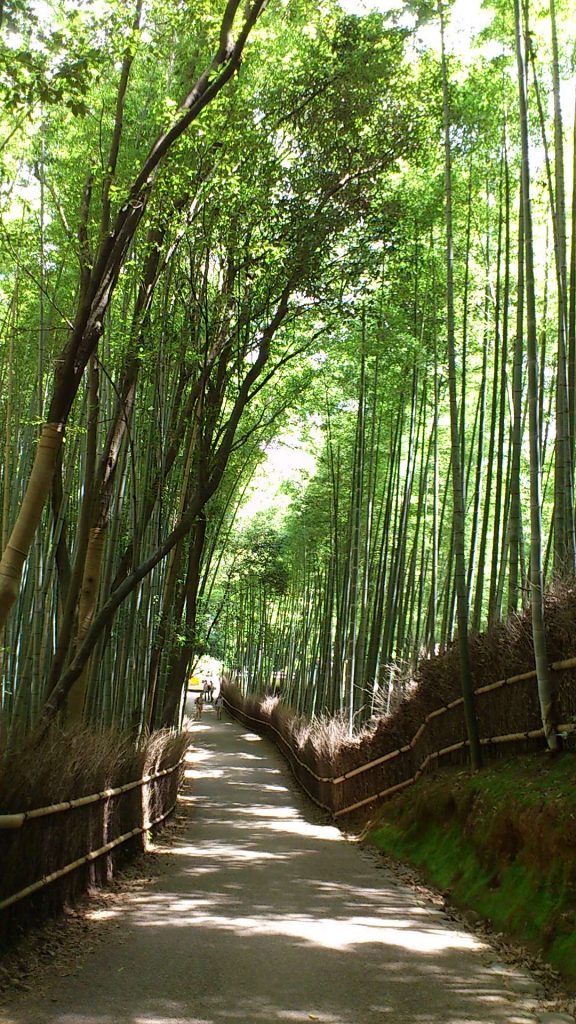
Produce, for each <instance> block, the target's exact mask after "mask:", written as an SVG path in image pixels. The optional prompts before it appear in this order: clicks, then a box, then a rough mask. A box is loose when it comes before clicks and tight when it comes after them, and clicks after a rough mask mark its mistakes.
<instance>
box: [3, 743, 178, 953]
mask: <svg viewBox="0 0 576 1024" xmlns="http://www.w3.org/2000/svg"><path fill="white" fill-rule="evenodd" d="M86 740H87V744H88V749H86V748H85V749H84V751H83V756H82V759H81V761H80V762H78V774H79V778H74V773H73V768H74V753H73V751H74V747H76V750H77V752H78V748H79V747H80V746H81V743H79V742H78V740H77V741H76V743H75V744H74V743H73V744H72V756H71V760H70V759H69V760H68V763H66V761H65V763H64V764H63V765H62V772H63V778H62V780H61V785H60V793H58V789H57V787H55V785H54V776H53V773H52V772H51V771H50V770H48V773H47V774H48V778H49V779H50V785H49V787H47V786H46V779H45V777H43V776H42V773H41V769H40V766H39V767H38V770H37V771H36V773H35V774H34V773H33V775H32V777H31V778H30V779H29V783H30V785H29V792H28V794H27V795H26V799H25V800H24V797H23V794H22V788H21V786H22V785H23V784H24V777H25V776H26V774H27V773H26V771H23V772H22V771H21V772H20V774H19V777H18V780H17V782H18V781H20V786H18V784H16V786H15V792H14V793H13V794H11V796H10V798H9V799H8V798H6V796H5V794H0V812H5V813H0V942H6V941H7V940H8V939H10V938H11V937H12V936H13V934H14V933H15V931H17V930H21V929H22V928H23V927H25V926H26V925H27V924H28V923H29V922H35V921H37V920H39V919H41V918H43V917H45V916H48V915H49V914H53V913H57V912H58V911H59V910H60V909H61V908H62V907H63V906H64V905H65V903H67V902H69V901H72V900H73V899H74V898H75V897H76V896H78V895H79V894H80V893H82V892H84V891H86V889H87V888H89V887H90V886H91V885H93V884H98V883H100V882H103V881H107V880H109V879H110V877H111V876H112V873H113V865H114V858H115V857H117V856H118V855H119V854H120V853H122V855H123V856H125V855H134V854H136V853H139V852H141V851H142V850H143V849H144V846H145V835H146V832H147V831H148V830H149V829H151V828H152V827H153V826H155V825H157V824H159V823H160V822H162V821H163V820H164V819H165V818H167V817H168V816H169V814H170V813H171V812H172V811H173V809H174V807H175V804H176V799H177V795H178V790H179V788H180V784H181V781H182V773H183V759H184V754H185V750H186V748H187V746H188V737H187V736H185V735H180V736H176V735H174V734H164V735H162V734H157V735H156V737H154V736H153V737H152V738H151V740H150V741H149V742H148V745H147V747H146V748H145V749H144V750H140V751H134V750H129V748H128V747H123V745H122V743H121V742H120V743H119V746H118V749H117V750H116V751H115V752H112V750H111V746H109V745H108V744H107V743H106V742H104V743H103V746H102V742H98V741H96V745H97V756H96V757H95V765H94V767H93V770H92V771H91V770H90V763H89V755H90V751H91V749H92V744H93V743H94V739H93V738H91V739H88V737H86ZM109 742H110V744H112V743H114V737H111V739H110V741H109ZM59 747H60V744H59V743H56V744H52V747H51V748H50V749H49V750H48V752H47V759H48V761H49V762H50V759H51V758H52V761H53V764H54V763H55V760H56V751H57V750H58V749H59ZM106 752H108V753H113V754H114V753H115V755H116V756H115V757H114V756H111V757H110V758H109V764H108V769H107V772H106V774H105V775H104V780H105V781H107V780H109V779H110V777H112V779H113V781H114V782H115V783H116V784H114V785H103V786H102V785H100V786H99V788H98V789H96V788H95V786H94V782H97V783H98V782H101V780H102V778H103V776H102V774H101V769H102V767H103V766H104V763H105V760H106ZM61 753H62V751H61ZM40 760H41V758H40ZM33 767H34V766H32V768H33ZM52 767H53V765H52ZM90 774H91V776H92V787H90V786H89V785H88V783H87V782H84V778H85V777H86V776H88V775H90ZM7 775H8V773H5V774H4V779H3V781H4V783H5V784H6V781H7ZM135 775H136V776H137V777H136V778H134V776H135ZM130 776H131V778H130ZM126 778H128V779H129V780H130V781H125V779H126ZM87 789H88V790H89V792H88V793H87V792H86V790H87ZM42 792H44V794H45V793H47V792H52V793H57V795H58V797H59V798H57V799H56V800H53V801H52V802H50V803H46V804H44V805H42V806H40V805H38V803H34V796H35V794H42ZM78 794H80V795H78ZM37 799H38V798H37V797H36V800H37ZM19 801H22V803H21V804H20V805H19ZM20 808H22V809H20Z"/></svg>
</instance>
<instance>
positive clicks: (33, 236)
mask: <svg viewBox="0 0 576 1024" xmlns="http://www.w3.org/2000/svg"><path fill="white" fill-rule="evenodd" d="M405 8H406V9H405V10H404V11H403V12H402V13H401V14H400V15H399V14H398V13H397V15H396V16H392V15H386V14H383V13H378V12H373V13H369V14H357V13H346V11H344V10H343V8H342V7H340V6H339V4H338V3H337V2H336V0H334V2H332V0H330V2H328V0H327V2H326V3H322V4H320V5H318V4H316V3H315V4H312V3H308V0H298V2H296V0H286V2H281V0H278V2H274V0H271V2H270V3H268V4H267V3H266V2H265V0H253V2H251V3H249V4H247V5H241V4H240V3H239V0H228V3H226V4H221V5H220V4H214V3H212V2H208V0H191V2H188V0H186V2H185V0H181V2H176V3H171V4H167V3H165V2H164V0H150V2H149V3H144V2H143V0H134V2H131V3H129V4H124V3H123V4H119V3H117V2H115V0H98V2H96V0H94V2H93V3H89V4H86V5H84V6H83V7H79V6H78V5H75V4H72V3H70V2H69V0H50V2H49V3H46V4H44V5H37V4H34V3H31V4H28V3H22V2H13V3H10V2H7V3H5V4H4V5H3V7H2V14H1V15H0V18H1V22H0V32H1V34H2V41H1V51H0V88H1V90H2V92H3V100H4V102H3V105H2V114H1V115H0V122H1V130H2V145H1V148H0V163H1V172H2V184H1V189H0V227H1V231H0V261H1V276H0V294H1V296H2V306H3V313H2V319H1V323H0V332H1V334H0V346H1V348H0V356H1V364H0V377H1V380H2V397H1V406H0V408H1V417H2V423H1V429H2V442H1V443H2V448H3V458H2V476H1V495H2V506H1V508H2V549H3V555H2V560H1V562H0V624H1V627H2V631H3V632H2V644H1V650H0V661H1V664H0V671H1V690H0V702H1V703H0V708H1V719H0V722H1V728H0V738H1V741H2V746H3V748H4V749H6V750H8V749H14V748H15V747H17V745H18V744H19V743H20V742H21V741H22V739H23V738H24V737H25V736H27V735H29V734H33V735H35V736H36V735H39V734H41V733H42V731H43V730H45V729H46V728H47V727H48V726H49V725H50V723H52V722H53V721H54V720H55V719H57V720H58V721H61V722H63V723H64V724H65V726H66V727H73V726H74V724H75V723H77V722H79V721H80V720H82V719H84V720H85V721H87V722H88V723H90V724H91V725H92V726H93V727H94V728H95V729H105V728H108V727H110V726H114V727H117V728H119V729H121V730H123V731H127V732H130V733H132V734H133V735H134V736H136V737H139V736H142V735H143V734H147V733H148V732H149V731H150V730H152V729H154V728H156V727H158V726H164V725H168V726H172V725H177V724H178V722H179V721H180V718H181V714H182V699H183V695H184V694H185V691H186V684H187V679H188V677H189V675H190V672H191V671H192V669H193V666H194V664H195V662H196V660H197V658H198V657H199V656H200V655H201V654H203V653H210V654H213V655H215V656H216V657H218V658H220V659H221V660H222V661H223V662H224V665H225V666H226V671H227V672H228V675H229V677H230V678H232V679H236V680H238V681H240V682H241V684H242V686H243V688H244V689H248V690H256V689H263V688H264V689H265V688H268V687H271V686H272V687H274V688H279V689H280V690H281V692H282V693H283V695H284V696H285V697H286V699H287V700H288V701H289V703H291V704H292V705H293V706H294V707H295V708H296V709H297V710H298V711H300V712H303V713H305V714H307V715H311V716H313V715H317V714H320V713H322V712H325V711H327V712H329V713H330V714H341V715H343V716H344V717H345V719H346V721H347V723H348V725H349V727H350V729H352V728H353V727H354V725H355V724H358V723H361V722H363V721H364V720H365V719H366V718H368V717H369V716H370V715H371V714H373V713H374V712H376V711H378V712H385V711H386V710H387V709H389V708H390V706H391V703H392V702H393V701H394V700H395V699H396V696H397V694H398V692H399V691H400V689H401V685H402V679H403V678H404V675H405V668H406V666H409V665H411V666H414V665H415V663H416V661H417V660H418V658H420V657H422V656H425V655H426V654H429V653H433V652H435V651H437V650H439V649H442V648H444V647H445V646H446V645H447V644H449V643H450V642H452V640H453V639H454V637H456V636H457V637H458V639H459V642H460V647H461V666H462V683H463V687H464V692H465V693H466V692H467V688H468V692H470V681H469V678H468V676H469V670H470V666H468V667H467V662H466V638H467V635H468V631H469V630H474V631H478V630H480V629H482V628H484V627H485V626H486V625H489V624H491V623H493V622H495V621H496V620H498V619H499V618H502V617H505V616H507V615H509V614H512V613H514V612H515V611H517V610H518V609H519V608H521V607H524V606H527V605H528V604H530V605H531V607H532V614H533V631H534V647H535V659H536V665H537V667H538V670H539V680H538V683H539V693H540V697H541V706H542V715H543V721H544V724H545V728H546V729H547V735H548V741H549V743H550V745H553V743H554V723H553V720H552V717H551V711H550V697H549V690H548V689H547V686H548V685H549V684H548V683H547V678H546V665H547V661H546V651H545V639H544V635H545V634H544V627H545V623H544V622H543V612H542V590H543V586H544V582H545V581H547V582H548V581H551V580H552V579H553V578H555V577H556V578H560V577H566V576H570V575H572V574H573V573H574V571H575V559H576V553H575V549H576V543H575V534H576V530H575V520H574V516H575V512H574V488H573V478H574V464H575V458H576V369H575V367H576V315H575V296H576V244H575V241H574V233H573V225H574V223H575V220H576V217H575V215H574V210H575V208H576V194H575V195H574V196H573V195H572V193H571V192H570V189H571V188H572V182H573V181H574V178H575V175H574V174H573V166H572V154H573V149H574V146H573V142H574V138H573V131H572V130H571V127H570V128H569V127H567V104H568V102H570V103H571V104H573V103H574V79H573V67H572V60H573V47H574V38H573V35H571V32H572V28H573V26H572V21H573V15H574V9H573V4H572V0H565V2H563V3H562V4H560V3H558V2H557V3H556V4H555V3H554V0H550V2H549V3H548V2H546V3H544V4H542V5H536V4H535V3H531V4H528V3H527V2H524V3H519V2H518V0H517V3H516V7H515V8H514V9H512V8H511V7H510V4H508V3H501V4H500V3H494V5H490V12H491V14H492V15H493V17H492V20H491V22H490V25H489V27H488V28H487V29H486V30H485V40H484V49H482V50H477V51H474V52H473V53H472V52H471V53H470V54H465V55H464V54H459V53H458V50H457V45H456V43H455V41H454V40H455V37H453V36H452V35H451V16H452V14H451V9H450V5H449V4H446V5H445V4H443V3H440V4H439V5H437V6H435V5H433V4H430V5H427V4H424V3H421V4H406V5H405ZM287 430H290V431H292V433H293V434H294V433H296V434H298V435H299V436H300V437H301V439H305V440H302V441H301V443H302V444H305V445H307V447H308V449H309V450H310V451H311V452H314V456H315V469H314V471H313V472H311V474H310V478H309V479H308V481H307V483H306V486H305V487H304V486H300V487H295V486H293V487H292V492H293V493H292V492H291V491H290V484H289V483H286V482H284V484H283V490H284V493H285V495H286V494H287V493H288V492H290V493H289V494H288V496H289V498H290V500H289V501H288V502H284V505H283V507H284V508H285V511H284V512H283V513H282V514H280V513H276V512H275V509H274V507H273V499H271V504H270V503H269V505H268V507H267V508H266V510H265V511H263V512H260V513H259V514H258V515H257V516H256V517H255V518H254V519H253V520H252V521H251V522H250V521H249V520H248V519H247V517H246V515H245V514H243V509H244V508H245V506H246V501H247V498H248V496H249V495H250V493H251V490H252V491H253V489H254V486H255V485H254V481H257V480H258V479H259V477H258V474H259V472H260V474H261V469H259V467H261V465H262V463H263V460H264V459H265V456H266V452H267V451H268V450H270V447H271V446H273V445H274V443H275V439H276V438H277V437H279V436H280V437H281V436H282V433H283V432H286V431H287ZM260 479H261V477H260ZM267 493H269V491H267ZM575 653H576V652H575ZM473 719H474V708H473V702H470V707H469V723H468V725H469V733H472V734H473V726H474V722H473ZM471 748H472V749H473V744H472V743H471Z"/></svg>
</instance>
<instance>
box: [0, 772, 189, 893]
mask: <svg viewBox="0 0 576 1024" xmlns="http://www.w3.org/2000/svg"><path fill="white" fill-rule="evenodd" d="M185 756H186V755H185V754H184V755H183V756H182V757H181V758H180V760H179V761H177V762H176V764H174V765H172V767H171V768H164V769H163V770H162V771H159V772H155V773H154V775H144V776H143V777H142V778H141V779H137V780H136V781H135V782H128V783H126V785H124V786H116V787H115V788H114V789H103V790H102V791H101V792H99V793H92V794H90V796H82V797H78V798H77V799H75V800H66V801H64V802H63V803H59V804H51V805H50V806H49V807H38V808H35V809H33V810H31V811H22V812H20V813H17V814H1V815H0V829H16V828H21V827H22V825H23V824H24V822H25V821H30V820H31V819H33V818H43V817H47V816H48V815H52V814H60V813H62V812H63V811H71V810H74V808H77V807H86V806H87V805H88V804H94V803H98V802H99V801H104V800H108V799H110V798H113V797H116V796H120V795H121V794H122V793H129V792H130V791H131V790H133V789H137V788H138V787H143V786H145V785H147V784H148V783H150V782H155V781H156V780H157V779H161V778H164V777H166V776H167V775H172V774H173V773H174V772H175V771H177V770H178V769H179V768H180V767H181V765H182V763H183V761H184V758H185ZM176 802H177V801H176V800H175V801H174V803H173V804H172V805H171V806H170V807H169V808H168V810H167V811H164V812H163V813H162V814H160V815H159V816H158V817H156V818H155V819H154V820H153V821H145V822H144V824H143V825H137V826H136V827H135V828H133V829H131V830H130V831H129V832H125V833H124V834H123V835H121V836H117V838H116V839H112V840H111V841H110V842H109V843H106V844H105V845H104V846H101V847H99V849H97V850H90V852H89V853H87V854H85V855H84V856H83V857H78V858H77V859H76V860H74V861H72V862H71V863H69V864H65V865H64V866H63V867H61V868H58V870H57V871H52V872H50V874H48V875H44V877H43V878H40V879H38V881H36V882H32V883H31V884H30V885H27V886H26V888H25V889H21V890H20V891H19V892H16V893H14V894H13V895H12V896H7V897H6V899H3V900H0V910H6V909H7V908H8V907H11V906H13V904H14V903H18V902H19V901H20V900H23V899H25V898H26V897H27V896H32V895H33V894H34V893H36V892H39V890H40V889H44V888H45V887H46V886H47V885H49V884H50V883H51V882H55V881H57V879H59V878H63V877H64V876H65V875H68V874H70V873H71V872H72V871H75V870H76V869H77V868H80V867H82V866H83V865H84V864H89V863H91V862H92V861H94V860H97V859H98V857H103V856H104V855H105V854H106V853H110V851H111V850H113V849H114V848H115V847H117V846H121V845H122V844H123V843H127V842H129V840H130V839H134V838H135V837H136V836H138V835H142V833H144V832H147V831H148V829H150V828H154V826H155V825H159V824H160V822H162V821H164V820H165V819H166V818H167V817H168V816H169V815H170V814H172V811H173V810H174V808H175V807H176Z"/></svg>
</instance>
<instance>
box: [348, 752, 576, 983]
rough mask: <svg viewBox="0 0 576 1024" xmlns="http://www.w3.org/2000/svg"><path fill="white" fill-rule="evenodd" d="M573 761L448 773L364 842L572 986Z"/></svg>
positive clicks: (383, 814)
mask: <svg viewBox="0 0 576 1024" xmlns="http://www.w3.org/2000/svg"><path fill="white" fill-rule="evenodd" d="M574 768H575V758H574V754H572V753H564V754H561V755H559V756H558V757H556V758H553V759H550V758H549V757H548V756H547V755H545V754H537V755H527V756H525V757H519V758H515V759H514V760H511V761H499V762H496V763H495V764H493V765H491V766H489V767H487V768H486V769H485V770H484V771H482V772H479V773H477V774H474V775H470V774H469V773H467V772H464V771H462V770H454V769H445V770H443V771H440V772H438V773H437V774H435V775H434V776H433V777H429V778H424V779H422V780H420V782H418V783H417V784H416V785H415V786H414V787H412V788H411V789H410V790H408V791H407V792H406V793H404V794H402V795H401V796H398V797H396V798H394V799H392V800H390V801H388V802H387V803H385V804H383V805H382V806H381V808H380V809H379V811H378V815H377V817H376V818H373V819H372V821H371V822H370V823H369V825H368V826H367V828H366V837H367V841H368V842H369V843H371V844H373V845H374V846H376V847H377V848H378V849H379V850H381V851H383V852H384V853H385V854H387V855H389V856H391V857H392V858H394V859H397V860H402V861H404V862H408V863H410V864H412V865H414V866H416V867H417V868H418V869H419V870H420V871H421V872H422V874H423V875H424V877H425V879H426V880H427V881H428V882H430V883H431V884H432V885H434V886H436V887H438V888H440V889H442V890H443V891H445V892H447V895H448V898H449V900H450V902H452V903H453V904H454V905H456V906H457V907H460V908H462V909H464V908H465V909H469V910H472V911H474V912H475V913H477V914H478V915H480V917H482V918H483V919H485V920H486V921H488V922H490V924H491V925H492V926H493V927H494V928H496V929H498V930H499V931H501V932H504V933H505V934H507V935H509V936H510V937H512V938H514V939H516V940H519V941H521V942H522V943H524V944H525V945H526V946H527V947H529V948H530V949H532V950H538V951H539V952H541V953H542V955H543V956H544V957H545V959H546V960H547V961H548V962H549V963H550V964H551V965H552V966H553V967H554V968H555V969H556V970H558V971H559V972H560V974H561V975H562V976H563V977H564V978H565V980H566V981H568V982H569V983H570V984H571V985H576V913H575V912H576V791H575V789H574Z"/></svg>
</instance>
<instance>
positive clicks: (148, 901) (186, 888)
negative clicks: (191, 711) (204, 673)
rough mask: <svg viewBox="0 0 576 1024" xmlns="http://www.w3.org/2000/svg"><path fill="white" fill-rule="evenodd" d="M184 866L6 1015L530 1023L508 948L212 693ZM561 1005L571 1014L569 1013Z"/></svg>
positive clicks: (179, 846) (244, 1023) (214, 1021)
mask: <svg viewBox="0 0 576 1024" xmlns="http://www.w3.org/2000/svg"><path fill="white" fill-rule="evenodd" d="M194 728H195V736H194V742H195V744H197V747H196V749H195V750H194V751H193V752H192V760H191V764H190V770H189V772H188V776H189V781H188V783H187V785H186V787H185V790H184V793H183V796H182V801H183V808H184V811H185V819H186V825H185V828H184V829H182V830H180V832H179V834H178V836H177V838H176V839H175V840H174V841H173V845H172V846H171V848H170V851H169V852H170V854H171V856H170V867H169V869H168V870H167V871H164V872H163V873H162V875H161V876H160V877H159V878H156V879H155V880H153V881H152V882H150V883H149V884H148V885H147V886H146V887H145V888H144V890H141V891H139V892H136V893H133V894H131V895H129V896H128V898H127V900H126V903H125V904H124V906H125V913H124V914H123V916H122V920H121V922H120V924H119V926H118V927H116V928H115V929H114V931H113V934H111V936H110V938H109V941H107V942H106V943H102V944H100V945H99V946H97V947H96V948H95V949H94V950H92V951H88V952H87V953H86V954H85V955H84V956H83V957H81V959H80V962H79V966H78V969H77V970H75V972H74V973H73V975H72V976H70V977H67V978H64V979H60V980H55V981H54V982H51V983H50V984H49V986H48V989H47V990H45V991H44V992H42V994H40V993H38V994H37V995H36V996H35V995H34V994H33V993H30V994H29V995H28V996H27V997H26V1001H25V1002H24V1001H23V1000H20V1001H19V1002H18V1005H17V1007H16V1009H13V1010H11V1011H10V1013H9V1016H8V1017H2V1016H1V1015H0V1020H2V1021H3V1022H6V1024H128V1022H130V1024H183V1022H186V1024H276V1022H279V1024H280V1022H283V1024H290V1022H293V1024H296V1022H308V1021H320V1022H323V1024H376V1022H379V1024H380V1022H390V1024H404V1022H410V1024H464V1022H467V1024H475V1022H478V1024H500V1022H502V1024H530V1022H536V1021H541V1020H542V1021H544V1020H546V1019H548V1020H551V1019H552V1017H554V1018H556V1015H550V1017H548V1018H547V1017H546V1014H543V1015H542V1016H541V1015H540V1014H539V1013H538V1010H537V1008H536V1007H537V1002H536V1001H535V998H534V993H535V989H536V986H535V983H534V982H533V980H532V979H531V978H530V977H529V976H528V975H524V974H522V973H521V972H520V971H519V970H516V969H513V968H509V967H506V966H505V965H503V964H498V963H496V962H495V961H496V956H495V954H494V953H493V952H492V951H491V950H490V949H489V948H488V947H487V946H485V945H483V944H482V943H481V942H479V941H478V940H477V939H476V938H475V937H474V936H472V935H470V934H467V933H466V932H464V931H461V930H458V929H457V928H455V927H453V926H451V925H450V922H448V921H447V920H446V919H445V918H444V916H443V915H442V912H441V911H439V910H437V909H436V908H435V907H433V906H431V905H428V904H426V903H424V901H419V900H418V899H417V897H415V895H414V893H412V892H411V891H410V890H408V889H405V888H403V887H402V886H401V885H400V884H398V883H397V882H396V881H395V880H394V879H393V878H391V877H390V876H389V874H388V873H387V872H386V871H385V870H383V869H381V868H380V867H379V865H378V864H377V862H376V861H375V860H373V859H372V858H371V857H370V856H369V855H368V854H366V853H363V852H362V851H361V850H360V849H359V848H358V847H357V846H356V845H355V844H353V843H350V842H348V841H347V840H346V839H344V838H343V837H342V836H341V834H340V832H339V831H338V830H337V829H336V828H334V827H332V826H330V825H325V824H322V823H321V822H320V821H319V820H318V815H317V814H316V812H315V810H314V809H313V808H311V806H310V804H309V803H308V801H307V800H306V798H305V797H303V796H302V795H300V793H299V792H297V791H296V790H295V788H294V786H293V783H292V779H291V776H290V774H289V772H288V770H287V768H286V766H285V763H284V761H283V760H282V758H281V757H280V755H279V754H277V753H276V751H275V750H274V749H273V748H272V747H271V746H270V745H269V744H268V743H267V742H266V741H265V740H262V739H261V738H260V737H258V736H256V735H255V734H253V733H250V732H248V731H247V730H246V729H245V728H243V727H242V726H240V725H238V724H237V723H235V722H231V721H228V720H223V721H221V722H218V721H217V720H216V716H215V714H214V712H213V711H212V709H211V708H209V709H207V710H206V711H205V712H204V716H203V719H202V721H201V722H200V723H198V724H197V725H195V727H194ZM557 1019H558V1020H559V1019H560V1018H557Z"/></svg>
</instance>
